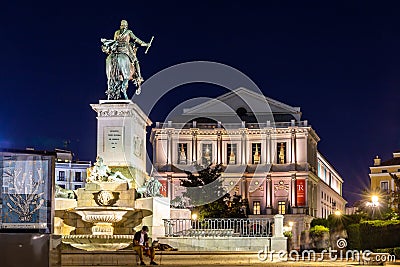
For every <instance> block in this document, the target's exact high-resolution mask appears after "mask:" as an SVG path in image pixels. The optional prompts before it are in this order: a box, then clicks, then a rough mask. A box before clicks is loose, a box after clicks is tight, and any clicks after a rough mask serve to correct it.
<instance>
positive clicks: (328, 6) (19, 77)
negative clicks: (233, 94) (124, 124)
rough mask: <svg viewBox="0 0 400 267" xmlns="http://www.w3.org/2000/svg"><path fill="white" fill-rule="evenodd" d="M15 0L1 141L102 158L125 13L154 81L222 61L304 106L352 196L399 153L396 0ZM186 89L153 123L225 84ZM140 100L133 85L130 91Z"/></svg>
mask: <svg viewBox="0 0 400 267" xmlns="http://www.w3.org/2000/svg"><path fill="white" fill-rule="evenodd" d="M259 2H261V1H257V2H255V3H251V2H250V1H246V2H245V1H194V2H193V3H192V1H160V2H159V3H158V2H153V1H120V2H118V1H93V2H91V1H22V2H21V1H13V3H11V1H8V3H3V4H2V7H1V9H0V23H1V24H0V25H1V26H0V35H1V41H0V51H1V52H2V53H1V58H2V61H1V65H0V88H1V93H2V96H1V98H0V112H1V113H0V124H1V125H2V127H1V131H0V146H2V147H13V148H24V147H36V148H37V149H53V148H55V147H63V141H64V140H70V142H71V143H70V145H69V148H71V149H72V150H73V151H74V152H75V153H76V155H77V156H78V157H79V158H80V159H82V160H94V158H95V153H96V140H95V139H96V114H95V113H94V111H92V110H91V108H90V107H89V104H90V103H96V102H98V100H99V99H104V98H105V95H104V91H105V89H106V77H105V71H104V65H105V62H104V61H105V54H103V53H102V52H101V49H100V38H112V36H113V33H114V31H115V30H116V29H117V28H118V27H119V22H120V20H121V19H126V20H128V22H129V26H130V28H131V29H132V30H133V32H134V33H135V34H136V35H137V36H138V37H140V38H141V39H143V40H145V41H148V40H150V37H151V36H152V35H155V40H154V43H153V46H152V47H151V49H150V51H149V53H148V54H147V55H144V53H143V50H142V51H140V52H139V60H140V61H141V66H142V74H143V76H144V78H145V79H146V78H148V77H150V76H151V75H153V74H155V73H157V72H158V71H160V70H162V69H164V68H166V67H169V66H172V65H174V64H177V63H183V62H187V61H193V60H205V61H216V62H220V63H224V64H227V65H230V66H232V67H234V68H237V69H238V70H240V71H242V72H243V73H245V74H246V75H248V76H249V77H250V78H251V79H253V81H255V82H256V83H257V85H258V86H259V87H260V88H261V90H262V91H263V92H264V94H265V95H267V96H269V97H271V98H274V99H277V100H279V101H282V102H284V103H287V104H289V105H292V106H300V107H301V108H302V112H303V119H308V120H309V122H310V123H311V125H312V126H313V128H314V129H315V130H316V131H317V133H318V135H319V136H320V137H321V142H320V143H319V150H320V151H321V152H322V153H323V154H324V155H325V157H326V158H327V159H328V160H329V161H330V162H331V163H332V164H333V165H334V166H335V167H336V169H337V170H338V171H339V173H340V174H341V175H342V176H343V178H344V179H345V185H344V190H345V194H344V195H345V197H346V198H347V199H349V200H350V201H351V202H352V201H354V200H355V199H357V195H356V193H357V192H359V190H360V189H361V188H362V187H364V186H368V185H369V178H368V171H369V169H368V167H369V166H370V165H371V164H372V159H373V157H374V156H375V155H380V156H381V157H383V158H384V159H388V158H389V157H391V153H392V152H393V151H394V150H398V149H399V148H400V125H399V116H398V115H399V104H398V103H399V101H400V94H399V87H400V52H399V48H400V16H399V14H400V5H399V4H397V3H396V2H395V1H393V2H389V1H384V2H383V1H265V2H266V3H259ZM198 86H199V88H202V89H201V90H193V88H195V87H193V86H192V87H190V86H188V87H185V86H183V87H179V88H177V89H176V90H175V91H174V92H172V93H170V94H168V95H167V96H165V97H163V98H162V99H161V101H160V102H159V103H158V104H157V106H156V110H154V111H153V112H152V113H151V114H150V118H151V119H152V120H153V121H162V120H163V118H164V116H165V115H166V114H167V113H168V112H169V110H171V109H172V108H174V107H175V106H176V105H177V104H179V103H181V102H182V101H184V100H186V99H190V98H191V97H200V96H208V97H214V96H218V95H220V94H222V93H224V92H226V91H225V90H223V89H219V88H215V87H212V86H209V87H208V86H204V85H198ZM130 94H131V95H132V91H131V92H130Z"/></svg>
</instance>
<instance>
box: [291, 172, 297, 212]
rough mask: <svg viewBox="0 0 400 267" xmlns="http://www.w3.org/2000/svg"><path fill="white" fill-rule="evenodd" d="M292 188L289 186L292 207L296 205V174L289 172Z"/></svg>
mask: <svg viewBox="0 0 400 267" xmlns="http://www.w3.org/2000/svg"><path fill="white" fill-rule="evenodd" d="M291 181H292V188H291V200H290V201H291V202H292V203H290V204H291V205H292V207H297V190H296V189H297V188H296V174H295V173H292V174H291Z"/></svg>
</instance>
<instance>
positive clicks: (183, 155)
mask: <svg viewBox="0 0 400 267" xmlns="http://www.w3.org/2000/svg"><path fill="white" fill-rule="evenodd" d="M187 156H188V155H187V143H178V164H185V165H186V164H187V162H188V161H187Z"/></svg>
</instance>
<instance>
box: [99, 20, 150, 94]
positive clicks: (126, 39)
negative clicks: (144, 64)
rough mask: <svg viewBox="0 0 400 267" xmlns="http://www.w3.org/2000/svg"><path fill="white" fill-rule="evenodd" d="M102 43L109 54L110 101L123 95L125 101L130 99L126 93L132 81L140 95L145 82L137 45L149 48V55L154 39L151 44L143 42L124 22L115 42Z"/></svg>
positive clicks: (108, 92)
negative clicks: (137, 53) (137, 54)
mask: <svg viewBox="0 0 400 267" xmlns="http://www.w3.org/2000/svg"><path fill="white" fill-rule="evenodd" d="M101 41H102V43H103V45H102V51H103V52H105V53H107V54H108V57H107V59H106V74H107V80H108V81H107V85H108V88H107V91H106V94H107V96H108V99H121V93H122V94H123V97H124V98H125V99H128V95H127V92H126V91H127V89H128V81H130V80H131V81H132V82H133V83H134V84H135V86H136V94H137V95H139V94H140V92H141V88H140V86H141V84H142V82H143V81H144V80H143V78H142V75H141V72H140V65H139V60H138V59H137V56H136V52H137V49H138V47H137V46H136V44H139V45H141V46H145V47H147V49H146V53H147V50H148V48H149V47H150V45H151V42H152V41H153V37H152V39H151V41H150V42H149V43H146V42H144V41H142V40H141V39H139V38H138V37H137V36H136V35H135V34H134V33H133V32H132V31H131V30H130V29H128V22H127V21H126V20H122V21H121V26H120V28H119V30H117V31H115V33H114V40H107V39H101Z"/></svg>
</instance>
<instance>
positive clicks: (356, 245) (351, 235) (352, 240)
mask: <svg viewBox="0 0 400 267" xmlns="http://www.w3.org/2000/svg"><path fill="white" fill-rule="evenodd" d="M346 230H347V236H348V238H347V248H348V249H356V250H360V249H361V241H360V225H359V224H350V225H349V226H347V229H346Z"/></svg>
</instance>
